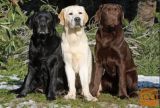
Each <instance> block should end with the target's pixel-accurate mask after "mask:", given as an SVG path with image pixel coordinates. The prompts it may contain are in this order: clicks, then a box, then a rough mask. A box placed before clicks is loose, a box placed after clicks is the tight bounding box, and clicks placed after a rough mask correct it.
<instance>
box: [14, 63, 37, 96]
mask: <svg viewBox="0 0 160 108" xmlns="http://www.w3.org/2000/svg"><path fill="white" fill-rule="evenodd" d="M35 73H36V69H35V68H33V67H32V66H31V65H29V68H28V75H27V76H26V78H25V81H24V83H23V85H22V87H21V91H20V93H19V95H18V96H17V97H18V98H20V97H25V96H26V95H27V93H28V92H30V91H31V90H32V89H33V88H32V87H31V86H33V85H32V84H31V83H32V81H33V79H34V75H35Z"/></svg>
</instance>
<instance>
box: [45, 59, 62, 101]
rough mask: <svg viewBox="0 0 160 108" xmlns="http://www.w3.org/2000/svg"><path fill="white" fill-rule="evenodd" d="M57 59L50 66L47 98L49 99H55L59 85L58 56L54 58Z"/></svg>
mask: <svg viewBox="0 0 160 108" xmlns="http://www.w3.org/2000/svg"><path fill="white" fill-rule="evenodd" d="M54 59H56V60H53V61H54V65H53V67H51V66H50V67H49V68H50V71H49V87H48V94H47V99H48V100H55V99H56V96H55V95H56V86H57V77H58V70H59V64H58V61H57V58H54Z"/></svg>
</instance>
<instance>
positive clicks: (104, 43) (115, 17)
mask: <svg viewBox="0 0 160 108" xmlns="http://www.w3.org/2000/svg"><path fill="white" fill-rule="evenodd" d="M122 19H123V10H122V7H121V6H120V5H117V4H104V5H101V6H100V7H99V10H98V11H97V12H96V15H95V21H98V22H99V23H100V27H99V28H98V31H97V34H96V47H95V49H96V52H95V54H96V70H95V77H94V81H93V83H94V84H93V88H92V89H91V93H92V95H93V96H95V95H97V92H98V89H99V85H100V82H101V84H102V90H103V91H104V92H109V93H111V94H114V95H116V94H118V96H119V97H120V98H128V97H130V96H133V94H134V96H135V94H136V92H135V91H136V87H137V72H136V66H135V64H134V61H133V59H132V54H131V51H130V49H129V46H128V44H127V43H126V41H125V40H124V34H123V29H122Z"/></svg>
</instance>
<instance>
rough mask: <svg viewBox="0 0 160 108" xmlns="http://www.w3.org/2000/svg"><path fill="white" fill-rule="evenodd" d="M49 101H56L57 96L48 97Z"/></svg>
mask: <svg viewBox="0 0 160 108" xmlns="http://www.w3.org/2000/svg"><path fill="white" fill-rule="evenodd" d="M47 100H49V101H51V100H56V97H55V96H47Z"/></svg>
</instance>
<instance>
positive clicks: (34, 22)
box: [26, 11, 59, 35]
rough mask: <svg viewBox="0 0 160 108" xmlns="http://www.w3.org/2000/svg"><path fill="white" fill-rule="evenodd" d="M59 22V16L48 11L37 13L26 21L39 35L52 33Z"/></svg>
mask: <svg viewBox="0 0 160 108" xmlns="http://www.w3.org/2000/svg"><path fill="white" fill-rule="evenodd" d="M57 23H59V19H58V16H57V15H55V14H53V13H51V12H47V11H41V12H38V13H35V14H34V15H32V16H31V17H30V18H28V20H27V22H26V24H27V25H28V27H29V28H31V29H33V33H34V34H38V35H52V33H53V31H54V30H55V26H56V24H57Z"/></svg>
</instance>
